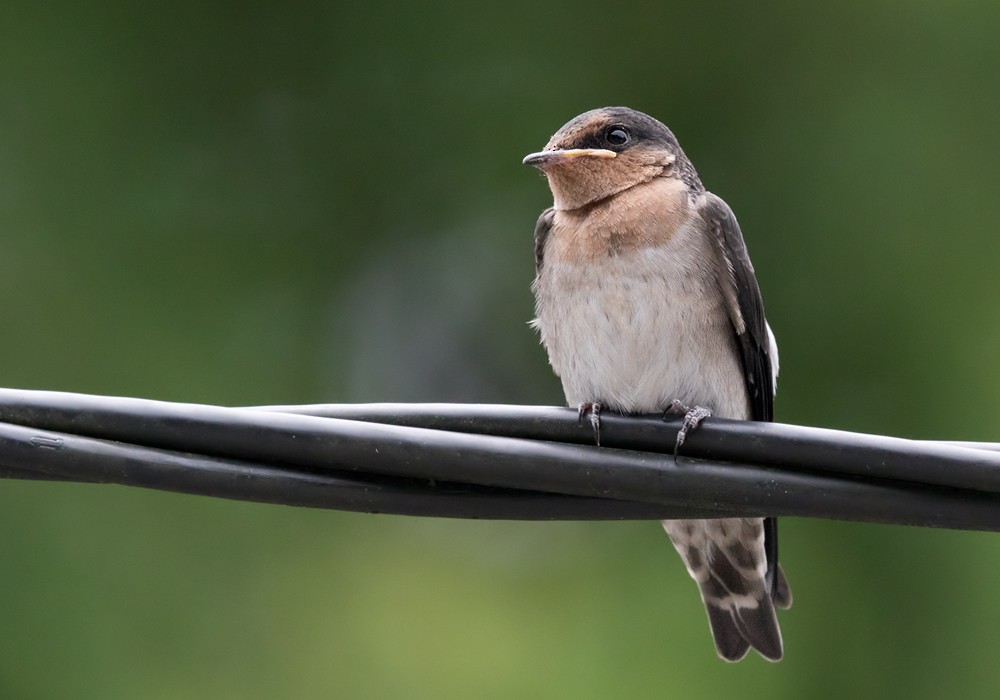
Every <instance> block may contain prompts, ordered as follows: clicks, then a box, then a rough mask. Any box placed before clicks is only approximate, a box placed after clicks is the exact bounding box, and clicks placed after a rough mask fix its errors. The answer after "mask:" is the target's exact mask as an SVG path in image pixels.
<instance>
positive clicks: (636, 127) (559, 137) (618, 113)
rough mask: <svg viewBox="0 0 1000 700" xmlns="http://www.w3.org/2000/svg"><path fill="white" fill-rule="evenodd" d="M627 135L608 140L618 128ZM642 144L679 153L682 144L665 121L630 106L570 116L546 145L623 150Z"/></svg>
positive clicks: (600, 109) (594, 110)
mask: <svg viewBox="0 0 1000 700" xmlns="http://www.w3.org/2000/svg"><path fill="white" fill-rule="evenodd" d="M616 128H621V129H623V130H624V131H625V133H626V134H627V135H628V137H629V138H628V141H627V142H626V143H624V144H622V143H615V142H614V141H612V140H609V138H608V137H609V136H610V135H611V133H612V132H613V131H614V130H615V129H616ZM638 146H643V147H647V148H662V149H665V150H668V151H670V152H674V153H680V145H679V144H678V143H677V139H676V138H675V137H674V135H673V133H672V132H671V131H670V129H668V128H667V127H666V125H665V124H663V123H662V122H660V121H658V120H656V119H653V117H651V116H649V115H648V114H643V113H642V112H637V111H636V110H634V109H629V108H628V107H601V108H599V109H592V110H590V111H589V112H584V113H583V114H581V115H580V116H578V117H574V118H573V119H571V120H570V121H569V122H568V123H567V124H566V125H565V126H563V127H562V128H561V129H559V131H557V132H556V133H555V135H554V136H553V137H552V139H551V140H550V141H549V143H548V146H547V148H606V149H608V150H611V151H615V152H618V153H620V152H622V151H624V150H626V149H629V148H634V147H638Z"/></svg>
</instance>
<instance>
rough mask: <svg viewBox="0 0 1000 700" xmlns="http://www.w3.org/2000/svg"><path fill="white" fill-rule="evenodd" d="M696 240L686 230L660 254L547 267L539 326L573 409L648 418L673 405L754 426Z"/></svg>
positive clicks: (726, 324) (639, 252)
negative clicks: (591, 407) (585, 406)
mask: <svg viewBox="0 0 1000 700" xmlns="http://www.w3.org/2000/svg"><path fill="white" fill-rule="evenodd" d="M697 235H698V232H697V231H693V230H692V229H691V228H690V227H688V226H683V227H682V228H681V230H679V231H678V232H677V234H676V235H675V236H673V237H672V238H671V239H670V241H669V242H667V243H666V244H664V245H661V246H659V247H655V248H642V249H633V250H629V251H625V252H622V253H620V254H615V255H608V256H607V257H603V256H602V257H601V258H599V259H598V260H596V261H594V262H589V263H586V262H579V261H577V262H566V261H561V260H558V259H548V258H546V260H545V262H544V264H543V266H542V270H541V273H540V275H539V278H538V280H536V283H535V294H536V298H537V308H536V312H537V318H536V319H535V321H534V325H535V327H536V328H537V329H538V330H539V332H540V334H541V338H542V343H543V344H544V345H545V348H546V350H547V351H548V354H549V361H550V362H551V364H552V367H553V369H554V370H555V371H556V373H557V374H558V375H559V377H560V379H561V380H562V384H563V391H564V392H565V394H566V401H567V402H568V403H569V404H570V405H577V404H580V403H587V402H594V401H599V402H601V403H602V404H604V406H605V407H607V408H612V409H614V410H618V411H624V412H631V413H647V412H655V411H663V410H665V409H666V408H667V407H668V406H669V405H670V402H671V401H673V400H674V399H677V400H679V401H681V402H683V403H685V404H688V405H699V406H705V407H706V408H710V409H712V411H713V412H714V413H715V414H716V415H718V416H722V417H727V418H747V417H748V406H747V398H746V388H745V385H744V381H743V371H742V367H741V365H740V360H739V357H738V355H737V350H736V346H735V340H734V333H733V328H732V325H731V323H730V321H729V318H728V316H727V314H726V311H725V309H724V308H723V306H722V297H721V294H720V293H719V291H718V289H717V287H716V282H715V276H714V274H713V273H712V271H711V270H710V269H709V266H708V265H707V263H706V261H707V258H706V253H707V251H706V250H703V249H702V246H703V245H704V241H702V240H700V239H699V238H698V237H697Z"/></svg>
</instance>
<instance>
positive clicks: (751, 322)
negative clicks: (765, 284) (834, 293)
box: [524, 107, 792, 661]
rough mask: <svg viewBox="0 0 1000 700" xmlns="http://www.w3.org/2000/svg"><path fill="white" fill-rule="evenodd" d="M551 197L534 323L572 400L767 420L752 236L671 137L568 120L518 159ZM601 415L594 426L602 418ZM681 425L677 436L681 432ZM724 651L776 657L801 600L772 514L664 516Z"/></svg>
mask: <svg viewBox="0 0 1000 700" xmlns="http://www.w3.org/2000/svg"><path fill="white" fill-rule="evenodd" d="M524 163H526V164H528V165H533V166H535V167H537V168H538V169H540V170H541V171H542V173H543V174H544V175H545V176H546V178H547V179H548V184H549V188H550V189H551V190H552V197H553V206H552V207H550V208H549V209H546V210H545V211H544V212H542V215H541V216H540V217H539V219H538V223H537V225H536V227H535V272H536V276H535V281H534V283H533V285H532V289H533V291H534V293H535V301H536V306H535V319H534V320H533V321H532V325H533V326H534V328H536V329H537V330H538V332H539V334H540V336H541V341H542V344H543V345H544V346H545V349H546V351H547V352H548V357H549V362H550V364H551V365H552V368H553V369H554V370H555V372H556V374H557V375H558V376H559V378H560V379H561V381H562V386H563V391H564V392H565V394H566V401H567V402H568V403H569V405H571V406H577V407H578V408H579V409H580V411H581V415H582V413H583V411H585V410H590V411H592V413H591V415H592V417H595V418H596V417H597V416H599V412H600V410H602V409H606V410H614V411H618V412H622V413H652V412H667V411H670V410H671V409H673V410H675V411H676V410H678V408H680V411H681V412H684V413H686V416H685V422H684V425H685V428H684V429H683V431H684V432H686V430H687V429H690V428H695V427H697V424H698V422H699V421H700V420H701V419H702V418H703V417H705V416H706V415H709V414H714V415H717V416H721V417H725V418H733V419H739V420H755V421H770V420H773V407H774V392H775V389H776V381H777V375H778V349H777V345H776V343H775V340H774V334H773V333H772V332H771V329H770V327H769V326H768V324H767V321H766V320H765V318H764V305H763V302H762V300H761V295H760V289H759V288H758V286H757V279H756V277H755V276H754V270H753V266H752V265H751V264H750V257H749V255H748V254H747V249H746V245H745V243H744V241H743V234H742V233H741V232H740V227H739V225H738V224H737V223H736V217H735V216H734V215H733V212H732V210H731V209H730V208H729V206H728V205H727V204H726V203H725V202H724V201H723V200H722V199H721V198H719V197H717V196H716V195H714V194H712V193H711V192H707V191H706V190H705V188H704V186H703V185H702V183H701V180H700V178H699V177H698V173H697V172H696V171H695V169H694V166H693V165H692V164H691V161H690V160H688V158H687V156H686V155H685V154H684V151H683V150H681V147H680V145H679V144H678V142H677V139H676V138H675V137H674V134H673V133H672V132H671V131H670V129H668V128H667V127H666V126H665V125H664V124H662V123H661V122H659V121H657V120H656V119H654V118H652V117H650V116H648V115H646V114H643V113H641V112H637V111H635V110H632V109H628V108H625V107H604V108H601V109H595V110H592V111H589V112H586V113H584V114H581V115H580V116H578V117H576V118H574V119H572V120H571V121H570V122H568V123H567V124H566V125H565V126H563V127H562V128H561V129H559V131H557V132H556V133H555V135H554V136H553V137H552V138H551V139H550V140H549V142H548V144H546V146H545V148H544V149H543V150H542V151H539V152H537V153H532V154H530V155H528V156H526V157H525V158H524ZM598 425H599V424H598ZM684 432H682V433H681V434H680V435H679V436H678V442H681V441H682V440H683V435H684ZM662 524H663V528H664V529H665V530H666V532H667V534H668V535H669V537H670V539H671V541H672V542H673V544H674V547H675V548H676V549H677V552H678V553H679V554H680V556H681V559H682V560H683V561H684V564H685V566H686V567H687V570H688V573H689V574H690V575H691V578H693V579H694V580H695V582H696V583H697V584H698V588H699V590H700V592H701V598H702V601H703V602H704V604H705V609H706V611H707V613H708V621H709V626H710V627H711V630H712V635H713V637H714V639H715V646H716V649H717V651H718V654H719V656H720V657H721V658H723V659H725V660H727V661H739V660H740V659H742V658H743V657H744V656H745V655H746V653H747V651H748V650H749V649H750V647H751V646H752V647H753V648H754V649H756V650H757V651H758V652H759V653H760V654H761V655H762V656H763V657H764V658H766V659H769V660H771V661H777V660H779V659H780V658H781V656H782V640H781V631H780V628H779V627H778V620H777V615H776V614H775V607H779V608H788V607H789V606H790V605H791V600H792V599H791V591H790V589H789V587H788V584H787V582H786V581H785V577H784V574H783V573H782V571H781V569H780V568H779V567H778V561H777V559H778V548H777V546H778V541H777V523H776V521H775V519H774V518H725V519H717V520H715V519H713V520H665V521H663V523H662Z"/></svg>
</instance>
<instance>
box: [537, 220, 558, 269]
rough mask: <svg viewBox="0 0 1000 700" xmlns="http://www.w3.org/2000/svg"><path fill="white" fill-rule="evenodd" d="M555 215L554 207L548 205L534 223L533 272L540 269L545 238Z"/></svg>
mask: <svg viewBox="0 0 1000 700" xmlns="http://www.w3.org/2000/svg"><path fill="white" fill-rule="evenodd" d="M555 215H556V210H555V208H554V207H549V208H548V209H546V210H545V211H543V212H542V215H541V216H539V217H538V223H536V224H535V274H536V275H537V274H538V273H539V272H541V270H542V258H543V257H544V256H545V239H546V238H548V237H549V231H551V230H552V219H553V217H554V216H555Z"/></svg>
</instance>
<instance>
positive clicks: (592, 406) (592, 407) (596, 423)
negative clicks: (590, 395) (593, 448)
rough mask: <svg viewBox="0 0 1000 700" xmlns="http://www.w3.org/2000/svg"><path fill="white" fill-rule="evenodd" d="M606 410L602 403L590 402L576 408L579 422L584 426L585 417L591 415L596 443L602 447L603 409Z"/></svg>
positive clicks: (591, 425) (591, 424)
mask: <svg viewBox="0 0 1000 700" xmlns="http://www.w3.org/2000/svg"><path fill="white" fill-rule="evenodd" d="M602 408H604V407H603V406H602V405H601V402H600V401H588V402H587V403H582V404H580V405H579V406H577V407H576V411H577V413H576V416H577V420H578V421H579V422H580V425H583V417H584V416H585V415H587V414H588V413H589V414H590V427H591V428H593V429H594V442H595V443H596V444H597V446H598V447H600V446H601V409H602Z"/></svg>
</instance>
